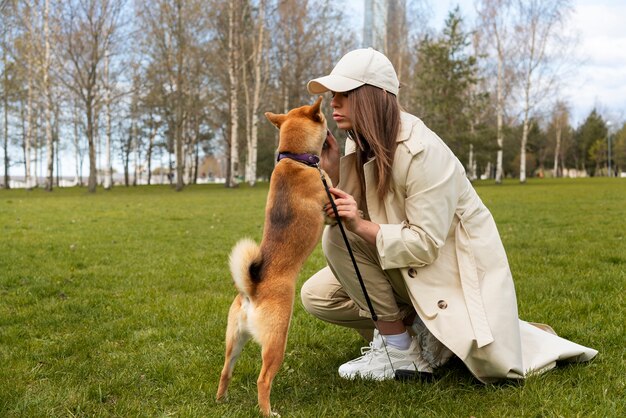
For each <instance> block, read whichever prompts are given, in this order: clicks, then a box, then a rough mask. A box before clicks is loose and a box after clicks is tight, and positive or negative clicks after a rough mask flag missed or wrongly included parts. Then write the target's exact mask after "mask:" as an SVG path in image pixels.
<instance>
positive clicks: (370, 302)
mask: <svg viewBox="0 0 626 418" xmlns="http://www.w3.org/2000/svg"><path fill="white" fill-rule="evenodd" d="M318 169H319V167H318ZM320 175H321V177H322V183H324V189H325V190H326V194H327V195H328V200H329V201H330V205H331V206H332V207H333V212H334V213H335V218H336V219H337V224H338V225H339V230H340V231H341V235H342V236H343V241H344V242H345V244H346V248H347V249H348V253H349V254H350V259H351V260H352V265H353V266H354V272H355V273H356V277H357V278H358V279H359V284H360V285H361V290H362V291H363V296H365V302H367V307H368V308H369V310H370V315H372V320H373V321H374V322H376V321H378V315H376V312H375V311H374V306H373V305H372V301H371V299H370V296H369V294H368V293H367V289H366V288H365V282H363V277H361V272H360V271H359V266H358V265H357V262H356V259H355V258H354V254H353V253H352V247H351V246H350V242H349V241H348V236H347V235H346V231H345V230H344V229H343V224H342V223H341V218H340V217H339V210H338V209H337V205H336V204H335V200H334V199H333V194H332V193H331V192H330V188H329V187H328V182H327V181H326V178H325V177H324V174H323V173H322V170H321V169H320Z"/></svg>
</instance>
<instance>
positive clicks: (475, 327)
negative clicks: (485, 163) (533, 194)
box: [338, 113, 597, 382]
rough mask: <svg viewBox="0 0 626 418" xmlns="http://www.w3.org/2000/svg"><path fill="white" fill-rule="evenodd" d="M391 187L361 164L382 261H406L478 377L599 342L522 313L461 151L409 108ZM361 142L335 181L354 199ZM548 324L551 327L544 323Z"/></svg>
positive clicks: (429, 309) (541, 366)
mask: <svg viewBox="0 0 626 418" xmlns="http://www.w3.org/2000/svg"><path fill="white" fill-rule="evenodd" d="M401 118H402V123H401V125H402V126H401V132H400V135H399V137H398V141H397V142H398V148H397V151H396V154H395V159H394V165H393V184H394V187H393V190H392V191H390V192H389V193H388V195H387V196H386V197H385V199H384V200H382V201H381V200H380V199H379V198H378V196H377V194H376V188H375V187H367V186H370V185H375V166H374V161H369V162H367V163H366V164H365V166H364V173H365V182H366V201H367V208H368V212H369V216H370V219H371V220H372V221H373V222H376V223H378V224H379V225H380V231H379V233H378V236H377V239H376V247H377V250H378V256H379V258H380V263H381V266H382V268H383V269H400V270H401V271H402V273H403V276H404V278H405V281H406V285H407V287H408V290H409V294H410V296H411V299H412V301H413V305H414V307H415V309H416V311H417V313H418V314H419V316H420V317H421V319H422V320H423V322H424V324H425V325H426V326H427V328H428V329H429V331H430V332H431V333H432V334H433V335H434V336H435V337H437V339H438V340H439V341H441V342H442V343H443V344H444V345H445V346H447V347H448V348H449V349H450V350H451V351H452V352H453V353H454V354H456V355H457V356H458V357H459V358H460V359H461V360H463V362H464V363H465V364H466V365H467V367H468V368H469V369H470V371H471V372H472V373H473V374H474V375H475V376H476V377H477V378H478V379H480V380H481V381H484V382H487V381H492V380H495V379H500V378H524V377H525V376H527V375H529V373H537V372H542V371H545V370H548V369H550V368H552V367H554V366H555V364H556V361H557V360H559V361H560V360H564V361H588V360H590V359H592V358H593V357H594V356H595V355H596V354H597V351H596V350H593V349H590V348H587V347H584V346H581V345H578V344H575V343H573V342H570V341H568V340H565V339H563V338H560V337H558V336H556V335H555V334H553V333H550V332H547V331H544V330H542V329H540V328H539V327H537V326H533V325H531V324H529V323H527V322H524V321H521V320H519V319H518V313H517V299H516V296H515V288H514V285H513V279H512V277H511V271H510V269H509V264H508V261H507V256H506V253H505V251H504V247H503V245H502V242H501V240H500V236H499V234H498V230H497V228H496V224H495V222H494V220H493V218H492V216H491V213H490V212H489V210H488V209H487V208H486V207H485V205H483V203H482V201H481V200H480V198H479V197H478V195H477V194H476V192H475V190H474V188H473V187H472V185H471V183H470V182H469V180H468V179H467V176H466V175H465V170H464V168H463V166H462V165H461V163H460V162H459V160H458V159H457V158H456V157H455V156H454V155H453V153H452V152H451V151H450V149H449V148H448V147H447V146H446V145H445V143H444V142H443V141H442V140H441V139H440V138H439V137H438V136H437V135H435V134H434V133H433V132H432V131H431V130H430V129H428V128H427V127H426V126H425V125H424V123H423V122H422V121H421V120H419V119H418V118H416V117H415V116H412V115H409V114H407V113H403V114H402V116H401ZM354 148H355V146H354V143H353V142H352V141H348V143H347V144H346V155H345V156H344V157H342V159H341V165H340V181H339V185H338V187H339V188H340V189H342V190H344V191H346V192H348V193H351V194H352V195H353V196H354V197H355V198H356V199H357V202H358V201H359V199H360V198H361V196H359V194H360V192H359V191H358V187H357V184H358V181H357V175H356V172H355V171H354V168H353V167H354V161H353V159H354V158H355V154H354ZM547 328H548V329H549V327H547Z"/></svg>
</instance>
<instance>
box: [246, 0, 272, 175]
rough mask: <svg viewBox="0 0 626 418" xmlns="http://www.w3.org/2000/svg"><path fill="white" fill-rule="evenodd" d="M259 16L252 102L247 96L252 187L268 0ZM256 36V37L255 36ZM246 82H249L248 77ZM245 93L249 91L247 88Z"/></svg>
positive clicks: (254, 44)
mask: <svg viewBox="0 0 626 418" xmlns="http://www.w3.org/2000/svg"><path fill="white" fill-rule="evenodd" d="M257 7H258V14H257V17H256V19H255V25H256V33H255V34H253V37H252V53H251V57H250V61H251V63H252V100H251V102H250V99H249V97H248V95H246V101H247V102H248V103H247V104H248V106H247V109H248V110H247V116H246V119H247V120H249V122H248V123H247V129H246V144H247V149H246V176H245V180H246V181H247V182H248V184H249V185H250V186H254V184H255V182H256V177H257V151H258V136H259V129H258V125H259V106H260V103H261V89H262V86H263V84H264V81H265V80H264V77H263V72H264V71H263V67H266V65H265V61H264V59H263V57H264V55H265V51H266V47H265V43H266V41H265V32H266V22H265V10H266V8H267V5H266V0H260V1H259V4H258V6H257ZM255 35H256V36H255ZM244 68H245V66H244ZM244 80H245V81H246V82H247V80H246V77H245V76H244ZM245 91H246V92H247V91H248V89H247V87H246V89H245Z"/></svg>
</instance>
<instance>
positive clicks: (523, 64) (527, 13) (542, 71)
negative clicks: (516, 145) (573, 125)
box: [515, 0, 572, 183]
mask: <svg viewBox="0 0 626 418" xmlns="http://www.w3.org/2000/svg"><path fill="white" fill-rule="evenodd" d="M571 10H572V6H571V1H570V0H550V1H546V0H518V1H517V16H518V19H519V20H518V22H517V24H516V26H515V32H516V34H517V36H518V39H519V42H518V45H519V46H520V57H519V60H520V76H521V79H520V89H521V96H522V138H521V144H520V170H519V181H520V183H525V182H526V177H527V173H526V147H527V142H528V132H529V128H530V119H531V117H532V116H533V112H534V111H535V110H536V108H537V107H538V106H539V104H540V103H541V101H542V100H543V99H544V98H545V97H546V96H548V95H549V94H548V93H549V92H554V91H555V87H556V86H557V85H558V81H559V78H560V76H561V75H562V73H560V72H559V71H560V70H562V68H561V67H559V65H558V64H559V62H557V59H558V55H557V53H558V52H559V49H560V48H562V47H564V45H563V44H562V43H561V42H562V40H563V38H559V37H558V35H559V33H560V32H561V31H562V29H563V26H564V24H565V23H566V21H567V19H568V17H569V15H570V13H571Z"/></svg>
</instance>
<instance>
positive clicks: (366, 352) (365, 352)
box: [357, 341, 383, 360]
mask: <svg viewBox="0 0 626 418" xmlns="http://www.w3.org/2000/svg"><path fill="white" fill-rule="evenodd" d="M382 350H383V347H375V346H374V341H370V344H369V345H368V346H367V347H361V359H362V358H364V357H372V356H373V355H374V354H376V353H377V352H379V351H382ZM357 360H359V359H357Z"/></svg>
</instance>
